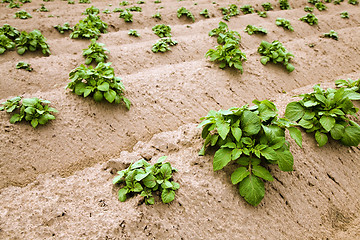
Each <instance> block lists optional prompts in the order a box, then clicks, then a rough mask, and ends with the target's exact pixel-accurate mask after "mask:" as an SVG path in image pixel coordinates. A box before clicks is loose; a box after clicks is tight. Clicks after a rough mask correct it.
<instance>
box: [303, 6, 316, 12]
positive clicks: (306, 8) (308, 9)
mask: <svg viewBox="0 0 360 240" xmlns="http://www.w3.org/2000/svg"><path fill="white" fill-rule="evenodd" d="M304 11H305V12H310V13H311V12H313V11H314V8H313V7H309V6H305V7H304Z"/></svg>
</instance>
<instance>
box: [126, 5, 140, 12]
mask: <svg viewBox="0 0 360 240" xmlns="http://www.w3.org/2000/svg"><path fill="white" fill-rule="evenodd" d="M126 10H127V11H131V12H142V8H141V7H138V6H133V7H130V8H127V9H126Z"/></svg>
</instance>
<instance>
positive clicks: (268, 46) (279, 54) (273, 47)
mask: <svg viewBox="0 0 360 240" xmlns="http://www.w3.org/2000/svg"><path fill="white" fill-rule="evenodd" d="M258 52H259V53H260V54H261V55H262V57H261V59H260V62H261V63H262V64H263V65H266V64H267V63H268V62H270V61H272V62H273V63H275V64H276V63H283V64H284V65H285V67H286V69H287V70H288V71H289V72H292V71H294V69H295V67H294V66H293V65H292V64H290V63H289V61H290V59H291V58H292V57H294V55H293V54H291V53H290V52H288V51H287V50H286V49H285V47H284V46H283V45H282V44H281V42H279V41H277V40H275V41H273V42H272V43H269V42H266V41H262V42H261V44H260V47H259V48H258Z"/></svg>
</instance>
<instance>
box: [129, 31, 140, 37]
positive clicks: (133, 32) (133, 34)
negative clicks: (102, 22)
mask: <svg viewBox="0 0 360 240" xmlns="http://www.w3.org/2000/svg"><path fill="white" fill-rule="evenodd" d="M128 34H129V35H130V36H134V37H140V34H139V33H138V32H137V31H136V30H134V29H130V30H129V32H128Z"/></svg>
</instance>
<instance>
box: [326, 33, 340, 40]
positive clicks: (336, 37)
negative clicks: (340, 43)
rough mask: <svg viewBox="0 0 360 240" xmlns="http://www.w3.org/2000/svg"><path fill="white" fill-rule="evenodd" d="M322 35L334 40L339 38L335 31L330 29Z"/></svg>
mask: <svg viewBox="0 0 360 240" xmlns="http://www.w3.org/2000/svg"><path fill="white" fill-rule="evenodd" d="M324 37H327V38H332V39H335V40H336V41H337V40H339V37H338V34H337V32H335V31H334V30H330V32H329V33H324Z"/></svg>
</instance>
